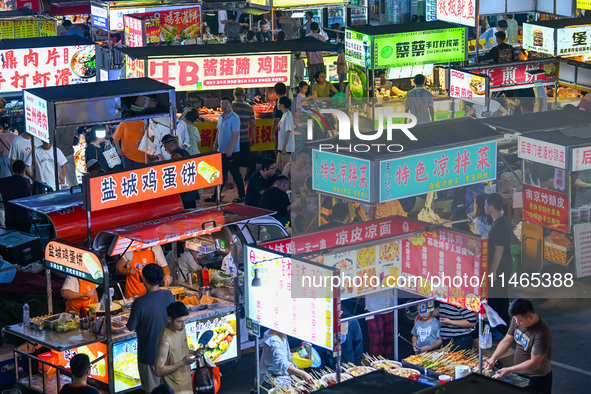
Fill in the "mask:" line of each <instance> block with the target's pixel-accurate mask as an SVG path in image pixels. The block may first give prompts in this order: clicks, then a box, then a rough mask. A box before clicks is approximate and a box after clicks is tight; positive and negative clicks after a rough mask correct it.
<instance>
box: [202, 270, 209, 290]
mask: <svg viewBox="0 0 591 394" xmlns="http://www.w3.org/2000/svg"><path fill="white" fill-rule="evenodd" d="M202 276H203V287H209V271H208V270H207V268H203V273H202Z"/></svg>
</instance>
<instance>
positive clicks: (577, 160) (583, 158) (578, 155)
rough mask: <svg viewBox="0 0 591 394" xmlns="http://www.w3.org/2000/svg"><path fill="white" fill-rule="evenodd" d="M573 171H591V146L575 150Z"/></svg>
mask: <svg viewBox="0 0 591 394" xmlns="http://www.w3.org/2000/svg"><path fill="white" fill-rule="evenodd" d="M572 152H573V163H572V170H573V171H582V170H591V146H588V147H586V148H573V150H572Z"/></svg>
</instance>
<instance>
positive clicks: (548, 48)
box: [523, 23, 556, 56]
mask: <svg viewBox="0 0 591 394" xmlns="http://www.w3.org/2000/svg"><path fill="white" fill-rule="evenodd" d="M523 49H527V50H529V51H536V52H540V53H546V54H548V55H551V56H554V55H556V44H555V42H554V29H553V28H551V27H546V26H538V25H534V24H532V23H524V24H523Z"/></svg>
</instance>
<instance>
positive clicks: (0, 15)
mask: <svg viewBox="0 0 591 394" xmlns="http://www.w3.org/2000/svg"><path fill="white" fill-rule="evenodd" d="M35 15H39V14H38V13H36V12H35V11H33V10H31V9H30V8H27V7H23V8H20V9H18V10H13V11H1V12H0V19H6V18H18V17H19V16H35Z"/></svg>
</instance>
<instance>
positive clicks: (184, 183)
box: [85, 153, 222, 211]
mask: <svg viewBox="0 0 591 394" xmlns="http://www.w3.org/2000/svg"><path fill="white" fill-rule="evenodd" d="M221 173H222V158H221V155H220V154H219V153H216V154H212V155H207V156H194V157H191V158H188V159H186V158H183V159H181V160H176V161H170V162H167V163H165V164H159V165H155V166H149V167H144V168H138V169H136V170H132V171H119V172H115V173H109V174H108V175H101V176H95V177H91V178H88V187H87V188H86V190H87V191H88V192H87V196H86V198H85V209H86V210H88V211H99V210H102V209H107V208H114V207H118V206H122V205H127V204H131V203H135V202H140V201H146V200H152V199H154V198H159V197H165V196H170V195H174V194H179V193H183V192H188V191H193V190H197V189H203V188H206V187H211V186H216V185H221V184H222V176H221Z"/></svg>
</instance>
